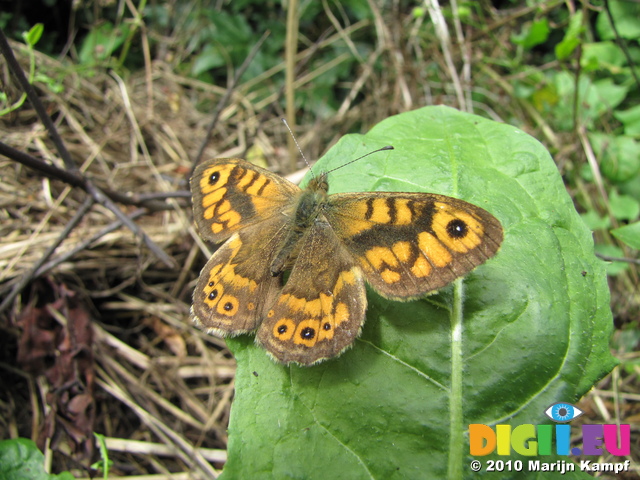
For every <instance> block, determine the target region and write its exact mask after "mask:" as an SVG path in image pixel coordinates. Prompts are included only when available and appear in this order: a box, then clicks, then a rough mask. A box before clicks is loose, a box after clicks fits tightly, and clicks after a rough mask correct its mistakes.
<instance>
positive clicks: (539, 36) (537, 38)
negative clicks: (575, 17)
mask: <svg viewBox="0 0 640 480" xmlns="http://www.w3.org/2000/svg"><path fill="white" fill-rule="evenodd" d="M549 31H550V30H549V22H548V20H547V19H546V18H542V19H540V20H536V21H534V22H532V23H531V24H530V25H525V26H524V27H523V28H522V32H520V34H518V35H512V36H511V41H512V42H513V43H515V44H517V45H521V46H522V47H523V48H525V49H526V50H530V49H532V48H533V47H535V46H536V45H540V44H541V43H544V42H546V41H547V38H549Z"/></svg>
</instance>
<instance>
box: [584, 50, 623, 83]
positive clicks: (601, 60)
mask: <svg viewBox="0 0 640 480" xmlns="http://www.w3.org/2000/svg"><path fill="white" fill-rule="evenodd" d="M626 63H627V57H625V55H624V52H623V51H622V49H621V48H620V47H619V46H618V45H616V44H615V43H613V42H597V43H585V44H584V45H583V46H582V56H581V57H580V65H581V66H582V68H583V69H584V70H585V71H593V70H608V71H609V72H610V73H612V74H614V75H615V74H619V73H621V71H622V67H623V66H624V65H626Z"/></svg>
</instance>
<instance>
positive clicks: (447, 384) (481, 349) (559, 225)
mask: <svg viewBox="0 0 640 480" xmlns="http://www.w3.org/2000/svg"><path fill="white" fill-rule="evenodd" d="M389 144H392V145H393V146H394V147H395V150H393V151H389V152H380V153H376V154H374V155H371V156H369V157H367V158H365V159H362V160H360V161H359V162H357V163H354V164H352V165H349V166H347V167H345V168H342V169H340V170H337V171H335V172H332V173H331V174H330V175H329V181H330V182H331V187H330V192H332V193H335V192H344V191H373V190H377V191H384V190H388V191H425V192H434V193H440V194H445V195H451V196H455V197H459V198H462V199H464V200H467V201H470V202H472V203H475V204H477V205H479V206H481V207H483V208H485V209H487V210H488V211H490V212H492V213H493V214H494V215H495V216H496V217H497V218H498V219H500V221H501V222H502V225H503V227H504V230H505V240H504V243H503V245H502V249H501V250H500V251H499V252H498V254H497V256H496V257H495V258H494V259H492V260H489V261H488V262H487V263H486V264H484V265H482V266H481V267H479V268H478V269H476V270H475V271H474V272H472V273H471V274H470V275H468V276H467V277H466V278H465V279H464V280H463V281H458V282H456V283H455V284H454V285H453V286H450V287H448V288H445V289H444V290H442V291H441V292H440V293H439V294H437V295H432V296H430V297H427V298H425V299H422V300H418V301H413V302H408V303H401V302H392V301H387V300H384V299H382V298H381V297H379V296H377V295H376V294H374V293H370V295H369V309H368V312H367V321H366V323H365V326H364V330H363V334H362V336H361V338H360V339H358V340H357V341H356V342H355V345H354V348H352V349H351V350H349V351H347V352H346V353H344V354H343V355H342V356H341V357H339V358H337V359H334V360H330V361H327V362H325V363H322V364H320V365H317V366H314V367H306V368H303V367H297V366H290V367H285V366H282V365H276V364H274V363H273V362H272V361H271V360H269V358H268V357H267V355H266V354H265V352H264V351H263V350H261V349H260V348H258V347H256V346H255V345H254V344H253V339H252V338H251V337H249V336H241V337H238V338H236V339H233V340H230V341H229V345H230V347H231V348H232V350H233V351H234V353H235V355H236V358H237V361H238V370H237V376H236V396H235V400H234V404H233V408H232V412H231V421H230V425H229V451H228V462H227V465H226V466H225V470H224V475H223V476H224V478H306V479H314V478H319V479H326V478H353V479H358V478H367V479H371V478H377V479H392V478H444V477H447V476H449V478H461V477H463V476H465V477H467V476H468V477H472V476H474V475H476V474H473V473H472V472H471V471H470V469H469V467H468V464H469V461H470V460H471V457H469V446H468V438H467V429H468V425H469V424H471V423H485V424H498V423H509V424H512V425H514V426H515V425H519V424H523V423H533V424H539V423H545V419H546V417H545V415H544V413H543V412H544V410H545V409H546V408H547V407H548V406H549V405H550V404H552V403H555V402H558V401H564V402H574V401H576V400H577V399H578V398H579V397H580V396H581V395H582V394H584V393H585V392H586V391H587V390H588V389H589V388H590V386H591V385H592V384H593V383H594V382H595V381H597V380H598V379H600V378H601V377H602V376H603V375H605V374H606V373H607V372H608V371H610V369H611V368H612V367H613V365H614V361H613V359H612V357H611V355H610V353H609V351H608V348H607V344H608V339H609V335H610V332H611V327H612V322H611V313H610V310H609V293H608V288H607V283H606V278H605V273H604V268H603V265H602V263H601V262H600V261H599V260H597V259H596V257H595V256H594V254H593V243H592V239H591V234H590V232H589V231H588V230H587V229H586V227H585V225H584V223H583V221H582V220H581V219H580V217H579V216H578V214H577V213H576V211H575V209H574V208H573V204H572V202H571V200H570V198H569V197H568V195H567V193H566V191H565V189H564V186H563V184H562V180H561V178H560V176H559V174H558V172H557V170H556V167H555V165H554V163H553V161H552V159H551V158H550V156H549V154H548V152H547V151H546V150H545V149H544V148H543V146H542V145H540V144H539V143H538V142H537V141H536V140H535V139H533V138H532V137H530V136H528V135H526V134H525V133H523V132H522V131H520V130H518V129H516V128H514V127H511V126H509V125H503V124H499V123H496V122H492V121H489V120H486V119H483V118H480V117H477V116H473V115H469V114H465V113H461V112H458V111H456V110H453V109H450V108H446V107H427V108H422V109H420V110H415V111H412V112H408V113H403V114H400V115H397V116H394V117H391V118H388V119H387V120H385V121H383V122H381V123H380V124H378V125H377V126H375V127H374V128H373V129H372V130H371V131H370V132H369V133H368V134H366V135H347V136H346V137H344V138H342V139H341V141H340V142H338V144H337V145H336V146H335V147H333V148H332V149H331V150H330V151H329V152H328V153H327V154H326V155H325V156H324V157H323V158H322V159H321V161H320V162H319V163H318V164H317V165H316V166H315V167H314V168H315V169H316V170H319V169H327V170H329V169H332V168H335V167H337V166H340V165H343V164H345V163H346V162H348V161H349V160H352V159H354V158H357V157H358V156H360V155H362V154H364V153H367V152H370V151H372V150H374V149H376V148H378V147H382V146H384V145H389ZM509 458H511V457H509ZM542 458H543V459H546V460H547V461H555V460H556V458H555V457H542ZM503 459H505V460H506V459H507V458H503ZM532 475H533V474H532ZM570 475H576V476H577V475H579V474H577V473H576V474H567V476H568V478H572V477H571V476H570ZM523 476H524V474H523Z"/></svg>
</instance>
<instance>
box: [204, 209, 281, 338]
mask: <svg viewBox="0 0 640 480" xmlns="http://www.w3.org/2000/svg"><path fill="white" fill-rule="evenodd" d="M284 233H285V230H284V229H283V223H282V221H281V220H280V219H279V218H277V217H274V218H272V219H271V220H268V221H265V222H262V223H261V224H260V225H259V226H252V227H248V228H246V229H243V230H241V231H240V232H238V233H235V234H233V235H232V236H231V238H230V239H229V240H227V241H226V242H225V243H224V244H222V245H221V246H220V248H218V250H217V251H216V252H215V253H214V254H213V256H212V257H211V259H210V260H209V261H208V262H207V264H206V265H205V267H204V268H203V269H202V272H201V273H200V278H199V279H198V283H197V285H196V288H195V290H194V293H193V307H192V309H191V312H192V316H193V318H194V321H195V322H196V324H197V325H199V326H200V327H202V328H204V329H207V330H208V331H209V332H210V333H216V334H218V335H220V336H229V335H231V336H233V335H238V334H240V333H247V332H251V331H253V330H255V329H256V328H257V327H258V325H259V324H260V323H261V322H262V319H263V318H264V314H265V311H266V309H267V308H268V307H269V306H270V305H271V304H272V303H273V301H274V299H275V297H276V295H277V294H278V293H279V291H280V289H281V288H282V278H281V277H279V276H278V277H274V276H272V275H271V274H270V273H269V268H268V267H269V262H270V261H271V258H272V257H273V253H274V252H275V251H276V247H277V245H278V243H279V242H281V240H282V237H283V234H284Z"/></svg>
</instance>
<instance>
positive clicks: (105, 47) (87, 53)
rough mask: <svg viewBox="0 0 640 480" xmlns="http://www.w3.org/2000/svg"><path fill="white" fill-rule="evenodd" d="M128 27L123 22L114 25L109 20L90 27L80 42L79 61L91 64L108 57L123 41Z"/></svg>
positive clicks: (127, 32)
mask: <svg viewBox="0 0 640 480" xmlns="http://www.w3.org/2000/svg"><path fill="white" fill-rule="evenodd" d="M130 28H131V27H130V26H129V25H128V24H124V23H123V24H121V25H118V26H117V27H114V26H113V24H112V23H110V22H106V23H103V24H102V25H100V26H98V27H95V28H92V29H91V31H90V32H89V34H88V35H87V36H86V38H85V39H84V41H83V42H82V47H81V48H80V54H79V60H80V63H82V64H84V65H93V64H95V63H97V62H102V61H105V60H107V59H108V58H110V57H111V55H113V53H114V52H115V51H116V50H118V48H120V46H121V45H122V44H123V43H124V41H125V40H126V38H127V35H128V34H129V30H130Z"/></svg>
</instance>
